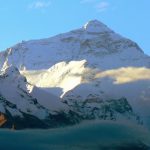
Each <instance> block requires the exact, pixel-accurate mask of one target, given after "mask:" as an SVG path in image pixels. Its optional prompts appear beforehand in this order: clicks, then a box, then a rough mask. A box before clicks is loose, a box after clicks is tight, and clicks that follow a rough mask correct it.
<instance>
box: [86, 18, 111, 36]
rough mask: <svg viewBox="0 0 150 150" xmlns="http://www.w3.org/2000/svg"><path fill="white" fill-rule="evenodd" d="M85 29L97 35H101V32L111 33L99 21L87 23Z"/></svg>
mask: <svg viewBox="0 0 150 150" xmlns="http://www.w3.org/2000/svg"><path fill="white" fill-rule="evenodd" d="M83 28H84V29H85V30H86V31H88V32H95V33H101V32H110V31H111V30H110V29H109V28H108V27H107V26H106V25H104V24H103V23H102V22H100V21H98V20H91V21H89V22H87V23H86V24H85V25H84V26H83Z"/></svg>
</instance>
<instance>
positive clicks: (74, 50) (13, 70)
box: [0, 20, 150, 129]
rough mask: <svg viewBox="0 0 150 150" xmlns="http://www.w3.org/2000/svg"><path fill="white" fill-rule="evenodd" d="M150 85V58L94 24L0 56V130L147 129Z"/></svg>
mask: <svg viewBox="0 0 150 150" xmlns="http://www.w3.org/2000/svg"><path fill="white" fill-rule="evenodd" d="M149 85H150V57H149V56H148V55H146V54H144V52H143V50H141V48H140V47H139V46H138V45H137V44H136V43H135V42H133V41H131V40H130V39H127V38H125V37H123V36H121V35H119V34H117V33H115V32H114V31H113V30H111V29H109V27H107V26H106V25H105V24H103V23H101V22H100V21H98V20H92V21H89V22H88V23H86V24H85V25H84V26H82V27H81V28H79V29H76V30H72V31H70V32H67V33H63V34H59V35H56V36H54V37H50V38H46V39H40V40H30V41H22V42H21V43H18V44H16V45H14V46H12V47H10V48H8V49H7V50H6V51H3V52H0V127H4V128H6V127H7V128H17V129H22V128H50V127H58V126H65V125H71V124H75V123H78V122H80V121H82V120H89V119H90V120H91V119H101V120H114V121H121V120H130V121H133V122H136V123H138V124H143V125H146V126H149V122H150V118H149V116H150V111H149V107H150V101H149V100H150V92H149V90H150V87H149ZM31 120H33V122H31Z"/></svg>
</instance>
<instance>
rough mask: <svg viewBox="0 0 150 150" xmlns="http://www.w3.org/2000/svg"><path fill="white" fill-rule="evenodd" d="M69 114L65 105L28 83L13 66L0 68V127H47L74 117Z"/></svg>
mask: <svg viewBox="0 0 150 150" xmlns="http://www.w3.org/2000/svg"><path fill="white" fill-rule="evenodd" d="M28 88H29V89H28ZM29 90H30V91H29ZM39 95H40V96H39ZM70 117H71V114H70V110H69V108H68V107H67V105H65V104H63V103H62V102H61V101H60V99H59V98H56V97H55V96H53V95H51V94H48V93H46V92H45V91H43V90H40V89H38V88H36V87H34V86H32V85H30V84H29V83H28V82H27V81H26V78H25V77H23V76H22V75H20V73H19V70H18V69H17V68H15V67H8V68H6V69H5V70H3V71H1V73H0V127H8V128H17V129H21V128H49V127H57V126H62V125H65V124H66V125H68V124H72V123H73V122H76V121H77V120H74V119H69V118H70ZM60 118H61V119H60Z"/></svg>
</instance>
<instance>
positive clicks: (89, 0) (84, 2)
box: [80, 0, 95, 4]
mask: <svg viewBox="0 0 150 150" xmlns="http://www.w3.org/2000/svg"><path fill="white" fill-rule="evenodd" d="M93 2H95V0H81V1H80V3H81V4H87V3H93Z"/></svg>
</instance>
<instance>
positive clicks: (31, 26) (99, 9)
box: [0, 0, 150, 55]
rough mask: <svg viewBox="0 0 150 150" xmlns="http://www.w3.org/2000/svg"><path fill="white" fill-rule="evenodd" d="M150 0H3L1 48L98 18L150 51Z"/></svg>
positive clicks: (64, 30) (72, 27) (66, 29)
mask: <svg viewBox="0 0 150 150" xmlns="http://www.w3.org/2000/svg"><path fill="white" fill-rule="evenodd" d="M149 7H150V0H1V1H0V50H4V49H6V48H8V47H10V46H12V45H14V44H16V43H17V42H20V41H22V40H30V39H40V38H46V37H50V36H53V35H56V34H59V33H63V32H67V31H69V30H72V29H76V28H79V27H81V26H82V25H84V24H85V23H86V22H87V21H89V20H93V19H98V20H100V21H102V22H103V23H105V24H106V25H108V26H109V27H110V28H112V29H113V30H114V31H116V32H117V33H120V34H121V35H123V36H125V37H128V38H130V39H132V40H133V41H135V42H137V43H138V44H139V46H140V47H141V48H142V49H143V50H144V51H145V53H147V54H149V55H150V8H149Z"/></svg>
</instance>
